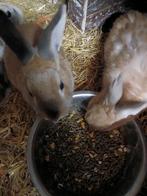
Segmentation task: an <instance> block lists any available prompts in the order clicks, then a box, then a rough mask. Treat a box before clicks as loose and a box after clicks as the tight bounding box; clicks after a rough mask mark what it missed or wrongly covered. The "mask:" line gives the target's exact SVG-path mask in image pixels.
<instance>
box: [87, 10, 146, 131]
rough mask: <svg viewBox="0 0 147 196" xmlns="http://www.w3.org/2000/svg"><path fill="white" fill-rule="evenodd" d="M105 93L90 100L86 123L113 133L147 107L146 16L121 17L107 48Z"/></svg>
mask: <svg viewBox="0 0 147 196" xmlns="http://www.w3.org/2000/svg"><path fill="white" fill-rule="evenodd" d="M104 62H105V70H104V76H103V89H102V91H101V92H100V93H97V95H96V96H95V97H94V98H92V99H91V101H90V102H89V104H88V106H87V111H86V114H85V119H86V121H87V122H88V124H90V125H92V126H93V127H95V128H97V129H99V130H111V129H113V128H117V127H119V126H121V125H123V124H124V123H126V122H127V121H130V120H132V119H134V117H135V116H136V115H137V114H139V113H140V112H141V111H142V110H144V109H145V108H146V107H147V15H146V14H142V13H139V12H137V11H132V10H131V11H129V12H128V13H127V14H124V15H122V16H120V17H119V18H118V19H116V21H115V22H114V24H113V27H112V29H111V31H110V33H109V35H108V37H107V39H106V41H105V44H104Z"/></svg>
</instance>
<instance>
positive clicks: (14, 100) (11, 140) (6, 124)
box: [0, 0, 147, 196]
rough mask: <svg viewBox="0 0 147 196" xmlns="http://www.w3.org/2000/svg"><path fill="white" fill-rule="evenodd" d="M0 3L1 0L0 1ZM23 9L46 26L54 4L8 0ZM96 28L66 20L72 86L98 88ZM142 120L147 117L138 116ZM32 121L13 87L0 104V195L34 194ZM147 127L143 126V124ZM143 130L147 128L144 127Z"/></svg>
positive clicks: (99, 51) (98, 37)
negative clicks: (29, 146) (29, 161)
mask: <svg viewBox="0 0 147 196" xmlns="http://www.w3.org/2000/svg"><path fill="white" fill-rule="evenodd" d="M0 2H1V1H0ZM5 2H8V1H5ZM9 2H11V3H15V4H16V5H18V6H19V7H21V9H22V10H23V11H24V13H25V16H26V20H27V21H34V20H37V23H39V24H41V25H46V24H47V23H48V21H50V20H51V18H52V16H53V15H54V13H55V10H56V7H55V6H54V5H51V4H49V3H48V2H49V1H48V0H42V1H41V0H26V1H21V0H10V1H9ZM101 38H102V36H101V31H100V30H91V31H90V32H87V33H86V34H82V33H81V32H80V31H79V30H78V29H77V28H76V27H75V26H74V25H73V24H72V22H71V21H70V20H68V22H67V26H66V31H65V38H64V41H63V48H64V51H65V54H66V56H67V58H68V59H69V61H70V62H71V65H72V69H73V73H74V78H75V84H76V89H89V90H99V88H100V87H101V83H100V80H101V75H102V68H103V66H101V65H103V62H102V60H101V58H100V57H101V56H102V53H103V48H102V45H101V41H102V39H101ZM140 118H141V119H142V120H143V122H144V121H145V122H146V120H147V116H146V117H144V115H143V116H141V117H140ZM33 121H34V112H33V111H32V110H31V109H30V108H29V106H28V105H27V104H26V103H25V102H24V101H23V99H22V97H21V95H20V93H19V92H17V91H16V90H13V91H12V93H11V94H10V95H9V97H8V99H7V100H6V102H5V104H3V105H1V106H0V195H4V196H5V195H10V196H16V195H19V196H25V195H28V196H37V195H38V193H37V191H36V189H35V188H34V187H33V185H32V184H31V181H30V177H29V174H28V172H27V166H26V157H25V151H26V143H27V138H28V133H29V130H30V128H31V126H32V123H33ZM144 127H145V129H147V126H146V125H145V126H144ZM146 133H147V130H146Z"/></svg>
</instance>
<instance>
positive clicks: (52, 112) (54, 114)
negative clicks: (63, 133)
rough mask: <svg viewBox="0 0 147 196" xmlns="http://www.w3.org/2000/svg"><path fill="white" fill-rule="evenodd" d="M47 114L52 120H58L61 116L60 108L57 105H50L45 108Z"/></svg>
mask: <svg viewBox="0 0 147 196" xmlns="http://www.w3.org/2000/svg"><path fill="white" fill-rule="evenodd" d="M45 114H46V115H47V117H48V118H49V119H51V120H57V119H58V118H59V110H58V108H57V107H55V106H54V107H52V106H48V107H46V108H45Z"/></svg>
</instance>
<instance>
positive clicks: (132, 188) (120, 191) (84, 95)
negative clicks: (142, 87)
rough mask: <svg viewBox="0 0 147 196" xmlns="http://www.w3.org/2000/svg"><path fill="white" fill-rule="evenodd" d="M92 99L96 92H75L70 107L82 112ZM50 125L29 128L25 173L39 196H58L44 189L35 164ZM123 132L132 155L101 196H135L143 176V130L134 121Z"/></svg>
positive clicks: (146, 160)
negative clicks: (40, 140) (114, 182)
mask: <svg viewBox="0 0 147 196" xmlns="http://www.w3.org/2000/svg"><path fill="white" fill-rule="evenodd" d="M93 96H95V93H94V92H90V91H79V92H76V93H75V94H74V95H73V104H72V105H73V108H74V109H77V110H80V111H84V110H85V108H86V105H87V103H88V101H89V100H90V99H91V98H92V97H93ZM49 126H50V124H49V122H48V121H46V120H36V122H35V123H34V125H33V127H32V129H31V132H30V135H29V138H28V145H27V164H28V170H29V172H30V175H31V179H32V181H33V183H34V185H35V187H36V188H37V190H38V191H39V193H40V195H41V196H59V195H60V196H61V194H57V192H56V190H49V189H47V187H46V186H45V184H44V182H43V179H42V176H41V175H40V174H39V171H38V168H37V164H36V157H37V149H36V148H37V147H36V146H37V141H38V138H39V137H40V136H41V134H42V130H44V129H46V128H47V127H49ZM123 130H124V131H123V136H124V141H125V144H126V145H129V146H130V147H131V153H128V154H127V155H126V161H125V166H124V169H123V172H122V175H121V178H120V179H119V180H117V182H116V184H115V185H114V187H113V188H112V190H110V191H109V194H107V193H105V194H104V195H107V196H136V195H137V193H138V192H139V190H140V188H141V186H142V184H143V181H144V178H145V175H146V168H147V157H146V155H147V151H146V144H145V139H144V136H143V134H142V131H141V130H140V128H139V126H138V125H137V123H136V122H135V121H131V122H130V123H127V124H126V125H124V126H123ZM62 196H65V194H62ZM68 196H70V195H68Z"/></svg>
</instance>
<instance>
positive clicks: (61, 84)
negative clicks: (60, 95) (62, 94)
mask: <svg viewBox="0 0 147 196" xmlns="http://www.w3.org/2000/svg"><path fill="white" fill-rule="evenodd" d="M60 89H61V90H63V89H64V83H63V82H62V81H61V82H60Z"/></svg>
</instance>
